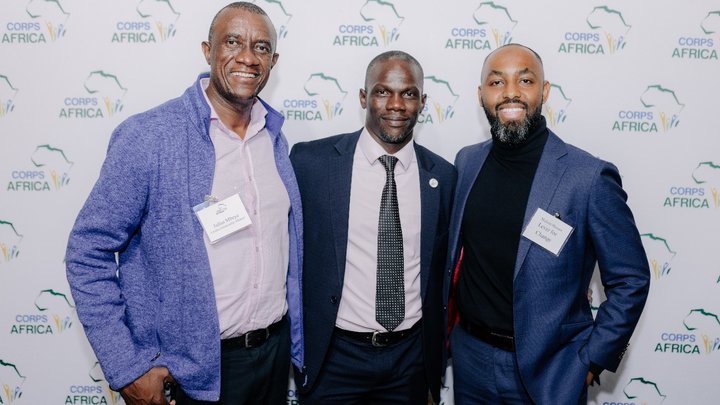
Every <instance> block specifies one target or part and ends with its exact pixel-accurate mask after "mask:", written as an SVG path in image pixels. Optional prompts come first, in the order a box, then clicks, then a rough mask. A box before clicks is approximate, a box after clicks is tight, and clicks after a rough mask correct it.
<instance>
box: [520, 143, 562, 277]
mask: <svg viewBox="0 0 720 405" xmlns="http://www.w3.org/2000/svg"><path fill="white" fill-rule="evenodd" d="M566 154H567V149H566V145H565V143H564V142H563V141H562V140H560V138H558V137H557V135H555V134H554V133H553V132H552V131H550V135H549V136H548V139H547V143H545V149H544V150H543V154H542V156H541V157H540V162H539V163H538V168H537V171H536V172H535V178H534V180H533V184H532V187H531V188H530V196H529V197H528V204H527V207H526V208H525V218H524V220H523V229H525V225H526V224H527V223H528V222H529V221H530V218H531V217H532V216H533V214H535V210H536V209H537V208H542V209H544V210H546V211H547V209H548V206H549V205H550V201H551V200H552V197H553V196H554V195H555V191H556V190H557V188H558V185H559V184H560V180H561V179H562V176H563V173H565V170H566V169H567V164H566V163H565V162H564V161H563V160H562V159H561V158H562V157H563V156H565V155H566ZM531 245H532V242H531V241H530V240H529V239H527V238H524V237H522V236H521V237H520V244H519V245H518V253H517V258H516V259H515V271H514V274H513V279H514V278H516V277H517V275H518V273H519V272H520V269H521V268H522V265H523V263H524V261H525V258H526V257H527V253H528V250H529V249H530V246H531Z"/></svg>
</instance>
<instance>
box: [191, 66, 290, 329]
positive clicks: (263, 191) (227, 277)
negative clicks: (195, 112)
mask: <svg viewBox="0 0 720 405" xmlns="http://www.w3.org/2000/svg"><path fill="white" fill-rule="evenodd" d="M207 84H208V79H205V80H204V81H203V82H202V85H203V86H204V87H205V88H206V89H207ZM206 99H207V95H206ZM208 104H210V102H209V101H208ZM210 110H211V114H210V139H211V140H212V143H213V146H214V147H215V173H214V176H213V185H212V196H213V197H215V198H217V199H219V200H222V199H224V198H227V197H229V196H231V195H233V194H238V193H239V195H240V199H241V200H242V202H243V204H244V205H245V209H246V210H247V212H248V215H249V217H250V219H251V221H252V224H251V225H250V226H249V227H247V228H244V229H242V230H240V231H238V232H235V233H233V234H231V235H229V236H227V237H225V238H223V239H221V240H220V241H217V242H215V243H214V244H211V243H210V241H209V239H208V237H207V235H205V247H206V248H207V252H208V258H209V260H210V270H211V272H212V277H213V285H214V287H215V300H216V302H217V309H218V318H219V321H220V337H221V338H222V339H227V338H230V337H234V336H239V335H242V334H243V333H245V332H248V331H251V330H255V329H260V328H265V327H267V326H269V325H271V324H272V323H274V322H277V321H279V320H280V319H281V318H282V316H283V315H284V314H285V312H287V303H286V299H285V281H286V278H287V270H288V254H289V253H288V252H289V250H288V249H289V248H288V244H289V237H288V213H289V212H290V198H289V197H288V194H287V191H286V189H285V186H284V185H283V183H282V180H281V179H280V175H279V174H278V171H277V167H276V166H275V158H274V151H273V146H272V141H271V139H270V135H269V134H268V132H267V130H266V129H265V116H266V115H267V110H266V109H265V107H264V106H263V105H262V103H260V102H257V101H256V102H255V104H254V105H253V109H252V112H251V119H250V124H249V125H248V128H247V132H246V134H245V139H241V138H240V137H239V136H238V135H237V134H236V133H235V132H233V131H232V130H230V129H229V128H227V127H226V126H225V125H224V124H223V123H222V121H220V119H219V118H218V115H217V112H216V111H215V110H214V109H213V107H212V104H210ZM188 294H192V292H191V291H190V292H188Z"/></svg>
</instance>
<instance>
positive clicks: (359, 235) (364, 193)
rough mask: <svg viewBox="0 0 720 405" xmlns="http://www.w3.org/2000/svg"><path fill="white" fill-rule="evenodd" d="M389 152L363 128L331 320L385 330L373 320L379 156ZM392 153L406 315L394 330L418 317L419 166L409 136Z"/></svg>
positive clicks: (381, 183) (355, 327) (341, 324)
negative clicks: (337, 301) (339, 288)
mask: <svg viewBox="0 0 720 405" xmlns="http://www.w3.org/2000/svg"><path fill="white" fill-rule="evenodd" d="M387 154H388V153H387V152H385V150H384V149H383V148H382V147H381V146H380V145H379V144H378V143H377V142H376V141H375V139H374V138H372V136H371V135H370V133H368V131H367V129H363V131H362V133H361V134H360V138H359V139H358V144H357V148H356V149H355V155H354V156H353V167H352V183H351V189H350V214H349V219H348V244H347V256H346V261H345V278H344V280H343V290H342V298H341V299H340V306H339V308H338V316H337V320H336V321H335V325H336V326H337V327H339V328H340V329H344V330H349V331H355V332H373V331H385V328H383V327H382V326H380V324H379V323H378V322H377V321H376V320H375V290H376V285H375V283H376V279H377V233H378V221H379V217H380V199H381V196H382V189H383V187H384V186H385V168H384V167H383V165H382V164H381V163H380V161H379V160H378V157H380V156H382V155H387ZM393 156H395V157H397V158H398V164H397V165H396V166H395V183H396V186H397V197H398V208H399V210H400V224H401V226H402V233H403V258H404V262H405V319H404V320H403V322H402V323H401V324H400V325H399V326H398V327H397V328H396V329H395V330H398V331H400V330H404V329H408V328H410V327H412V326H413V325H414V324H415V323H416V322H417V321H418V320H420V318H421V317H422V302H421V299H420V172H419V170H418V165H417V160H416V158H415V149H414V144H413V141H411V142H409V143H408V144H407V145H405V146H404V147H403V148H402V149H401V150H399V151H398V152H397V153H395V154H394V155H393Z"/></svg>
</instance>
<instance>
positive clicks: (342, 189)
mask: <svg viewBox="0 0 720 405" xmlns="http://www.w3.org/2000/svg"><path fill="white" fill-rule="evenodd" d="M360 132H361V131H358V132H355V133H352V134H349V135H347V136H342V137H340V139H339V140H338V141H337V143H335V145H334V146H335V152H337V153H336V154H335V155H334V156H332V158H331V159H330V161H329V162H328V168H327V171H326V176H327V180H328V181H327V184H328V187H327V193H328V195H327V201H328V203H329V204H328V205H329V207H328V209H329V210H330V218H331V221H332V230H333V241H334V242H335V252H337V254H336V260H337V262H336V267H337V271H338V280H339V281H340V284H341V285H342V283H343V279H344V277H345V258H346V256H347V242H348V219H349V216H350V188H351V186H352V184H351V183H352V165H353V155H354V154H355V147H356V146H357V141H358V138H359V137H360Z"/></svg>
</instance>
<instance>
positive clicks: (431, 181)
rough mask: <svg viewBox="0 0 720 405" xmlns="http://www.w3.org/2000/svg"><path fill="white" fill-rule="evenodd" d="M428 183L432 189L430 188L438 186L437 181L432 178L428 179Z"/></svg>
mask: <svg viewBox="0 0 720 405" xmlns="http://www.w3.org/2000/svg"><path fill="white" fill-rule="evenodd" d="M428 183H429V184H430V187H432V188H436V187H437V186H438V181H437V179H436V178H434V177H433V178H432V179H430V181H428Z"/></svg>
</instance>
